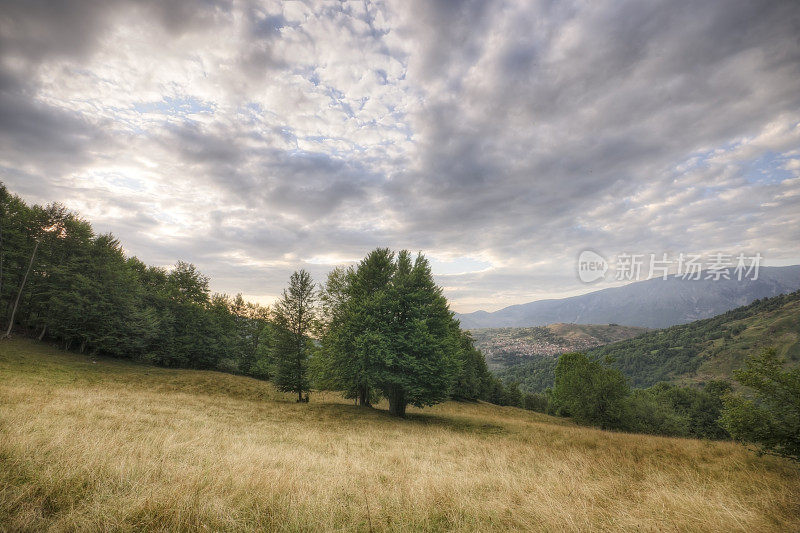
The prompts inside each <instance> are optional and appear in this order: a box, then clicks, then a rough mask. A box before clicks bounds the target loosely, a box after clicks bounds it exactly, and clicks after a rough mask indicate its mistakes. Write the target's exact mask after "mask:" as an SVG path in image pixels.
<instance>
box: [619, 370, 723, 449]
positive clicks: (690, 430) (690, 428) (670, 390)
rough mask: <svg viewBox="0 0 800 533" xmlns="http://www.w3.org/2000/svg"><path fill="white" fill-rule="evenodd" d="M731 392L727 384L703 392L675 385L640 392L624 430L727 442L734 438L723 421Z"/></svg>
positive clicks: (709, 386)
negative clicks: (723, 424) (725, 402)
mask: <svg viewBox="0 0 800 533" xmlns="http://www.w3.org/2000/svg"><path fill="white" fill-rule="evenodd" d="M730 391H731V386H730V384H729V383H728V382H725V381H712V382H710V383H708V384H707V385H706V386H705V387H704V388H703V389H698V388H690V387H680V386H677V385H674V384H671V383H659V384H658V385H655V386H653V387H651V388H649V389H637V390H634V391H633V393H632V394H631V396H630V398H629V399H628V406H627V412H626V416H625V419H624V423H623V424H622V427H623V428H624V429H626V430H628V431H636V432H639V433H653V434H657V435H671V436H676V437H696V438H706V439H726V438H729V437H730V435H729V434H728V432H727V431H726V430H725V428H723V427H722V426H721V425H720V423H719V418H720V415H721V413H722V406H723V398H724V397H725V396H726V395H727V394H728V393H729V392H730Z"/></svg>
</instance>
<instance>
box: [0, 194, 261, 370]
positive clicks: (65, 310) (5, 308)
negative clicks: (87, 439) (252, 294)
mask: <svg viewBox="0 0 800 533" xmlns="http://www.w3.org/2000/svg"><path fill="white" fill-rule="evenodd" d="M0 215H2V216H0V322H3V323H4V325H5V327H6V328H8V327H9V326H10V327H11V328H12V329H13V328H16V330H17V331H19V332H22V333H28V334H32V335H36V336H38V337H40V338H46V339H49V340H53V341H57V342H58V343H59V344H61V346H63V347H64V348H67V349H77V350H79V351H81V352H90V353H98V354H104V355H110V356H114V357H125V358H131V359H138V360H143V361H148V362H151V363H155V364H159V365H162V366H171V367H192V368H217V369H222V370H226V371H238V372H243V373H246V374H250V375H258V376H260V377H263V376H265V375H268V374H269V372H268V371H266V368H267V366H268V365H266V364H265V363H264V362H263V361H269V360H270V359H271V346H270V342H271V337H270V335H269V327H268V326H269V321H268V311H267V309H266V308H264V307H261V306H259V305H256V304H251V303H248V302H244V300H243V299H242V298H241V296H238V297H237V298H236V299H233V300H231V299H230V298H228V297H227V296H224V295H213V296H212V295H211V294H210V293H209V289H208V278H206V277H205V276H203V275H202V274H201V273H200V272H199V271H198V270H197V268H196V267H195V266H194V265H191V264H188V263H183V262H179V263H178V264H177V265H176V266H175V268H173V269H172V270H170V271H166V270H164V269H161V268H156V267H149V266H147V265H145V264H144V263H142V262H141V261H139V260H138V259H136V258H126V257H125V254H124V252H123V250H122V247H121V246H120V244H119V242H118V241H117V240H116V239H115V238H114V237H112V236H111V235H95V234H94V232H93V230H92V227H91V225H89V223H87V222H86V221H84V220H82V219H80V218H79V217H77V216H76V215H74V214H72V213H70V212H68V211H67V210H66V209H65V208H64V207H63V206H60V205H59V204H51V205H49V206H46V207H40V206H28V205H27V204H25V202H23V201H22V200H21V199H20V198H18V197H16V196H13V195H11V194H9V193H8V191H7V190H6V189H5V187H3V186H2V184H0ZM34 250H36V253H35V254H34V253H33V251H34ZM29 265H30V273H29V276H28V278H27V280H26V279H25V273H26V271H27V270H28V266H29ZM23 281H25V283H23ZM17 301H18V305H17V303H16V302H17ZM15 309H16V312H15V311H14V310H15ZM12 315H13V324H11V323H10V322H11V321H12ZM257 363H258V368H257V369H256V366H255V365H256V364H257Z"/></svg>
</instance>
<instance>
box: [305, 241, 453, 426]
mask: <svg viewBox="0 0 800 533" xmlns="http://www.w3.org/2000/svg"><path fill="white" fill-rule="evenodd" d="M322 300H323V308H324V309H325V311H326V320H325V325H324V329H323V333H322V344H321V346H322V350H321V354H320V356H321V357H322V358H323V359H324V364H323V365H321V366H322V368H324V369H325V370H327V383H328V384H330V385H331V386H333V387H335V388H338V389H340V390H343V391H344V392H345V394H346V395H347V396H349V397H353V398H356V399H358V401H359V403H361V404H362V405H369V404H370V403H371V401H372V399H373V398H374V396H375V393H376V392H379V393H380V394H381V395H383V396H384V397H386V398H387V399H388V400H389V410H390V412H391V413H392V414H395V415H397V416H404V415H405V412H406V407H407V406H408V405H415V406H418V407H422V406H426V405H433V404H434V403H438V402H440V401H443V400H445V399H447V398H448V397H449V394H450V391H451V387H452V384H453V380H454V378H455V375H456V373H457V371H458V368H459V367H458V359H457V355H458V352H459V350H460V349H461V345H460V330H459V328H458V323H457V322H456V321H455V320H454V319H453V315H452V313H451V312H450V310H449V309H448V305H447V300H446V299H445V298H444V296H443V295H442V292H441V289H440V288H439V287H437V286H436V284H435V282H434V280H433V276H432V274H431V270H430V265H429V263H428V261H427V260H426V259H425V258H424V257H423V256H422V255H418V256H417V257H416V258H415V259H413V260H412V258H411V254H410V253H409V252H407V251H402V252H399V253H398V254H397V255H396V256H395V254H394V253H392V252H391V251H390V250H388V249H386V248H378V249H376V250H373V251H372V252H370V254H368V255H367V256H366V257H365V258H364V259H363V260H362V261H361V262H360V263H359V264H358V266H357V267H356V268H352V269H349V270H346V271H344V270H340V271H334V273H332V274H331V276H329V279H328V283H327V284H326V287H325V289H324V291H323V295H322Z"/></svg>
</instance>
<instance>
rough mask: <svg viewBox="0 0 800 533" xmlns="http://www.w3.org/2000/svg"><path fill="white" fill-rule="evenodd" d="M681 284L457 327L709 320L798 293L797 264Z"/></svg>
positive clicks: (475, 319)
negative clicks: (755, 273) (744, 276)
mask: <svg viewBox="0 0 800 533" xmlns="http://www.w3.org/2000/svg"><path fill="white" fill-rule="evenodd" d="M728 274H729V277H730V278H731V279H724V278H723V279H719V280H714V279H705V277H706V276H705V275H703V276H701V279H699V280H693V279H683V278H682V277H680V276H669V277H667V278H666V279H662V278H655V279H649V280H646V281H638V282H634V283H630V284H628V285H623V286H621V287H612V288H608V289H602V290H599V291H595V292H590V293H588V294H583V295H580V296H572V297H570V298H562V299H552V300H538V301H535V302H530V303H526V304H520V305H512V306H510V307H505V308H503V309H500V310H499V311H495V312H493V313H489V312H486V311H475V312H473V313H466V314H457V315H456V317H457V318H458V319H459V320H460V321H461V327H463V328H465V329H475V328H501V327H530V326H544V325H548V324H554V323H558V322H564V323H575V324H612V323H613V324H622V325H626V326H639V327H646V328H665V327H669V326H674V325H677V324H686V323H689V322H692V321H695V320H700V319H704V318H710V317H713V316H716V315H719V314H720V313H724V312H725V311H729V310H731V309H734V308H736V307H740V306H743V305H747V304H749V303H751V302H753V301H754V300H757V299H760V298H769V297H773V296H777V295H779V294H785V293H789V292H793V291H796V290H798V289H800V265H792V266H785V267H761V268H760V269H759V272H758V278H757V279H755V280H753V279H743V280H741V281H740V280H737V279H735V276H733V272H731V271H729V272H728Z"/></svg>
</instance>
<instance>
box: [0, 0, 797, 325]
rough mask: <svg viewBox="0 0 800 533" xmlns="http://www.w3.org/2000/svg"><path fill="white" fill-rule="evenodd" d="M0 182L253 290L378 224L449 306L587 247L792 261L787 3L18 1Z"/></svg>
mask: <svg viewBox="0 0 800 533" xmlns="http://www.w3.org/2000/svg"><path fill="white" fill-rule="evenodd" d="M0 180H2V181H3V182H5V183H6V185H7V186H8V187H9V188H10V189H11V190H12V191H14V192H16V193H19V194H21V195H23V196H24V197H25V198H27V199H29V200H31V201H35V202H42V203H44V202H49V201H53V200H59V201H62V202H63V203H65V204H66V205H67V206H68V207H70V208H73V209H75V210H78V211H80V212H81V213H82V214H83V215H85V216H86V217H87V218H88V219H90V220H91V221H92V222H93V223H94V224H95V226H96V228H97V229H98V230H100V231H112V232H114V233H115V234H116V235H117V236H119V237H120V239H121V240H122V242H123V243H124V244H125V246H126V248H127V250H128V251H129V252H130V253H131V254H135V255H137V256H139V257H140V258H141V259H143V260H145V261H147V262H150V263H155V264H162V265H169V264H172V263H174V262H175V261H176V260H177V259H184V260H188V261H192V262H194V263H196V264H198V266H199V267H200V268H201V269H202V270H203V271H204V272H206V273H207V274H209V275H210V276H212V279H213V288H214V289H215V290H218V291H223V292H228V293H235V292H239V291H241V292H243V293H245V295H247V296H248V297H250V298H254V299H259V300H261V301H264V302H268V301H270V300H271V299H272V298H273V297H274V296H275V295H276V294H277V293H278V292H279V290H280V289H281V287H282V286H283V285H284V284H285V282H286V280H287V279H288V276H289V274H290V273H291V271H292V270H294V269H297V268H300V267H304V268H307V269H309V270H310V271H311V272H312V273H313V274H314V275H315V276H316V277H317V278H318V279H322V278H323V276H324V275H325V273H326V272H327V271H328V270H329V269H330V268H332V267H333V266H334V265H336V264H341V263H345V262H348V261H352V260H354V259H357V258H359V257H361V256H363V255H364V254H365V253H366V252H367V251H369V250H370V249H371V248H373V247H375V246H390V247H392V248H395V249H398V248H409V249H411V250H414V251H416V250H421V251H423V252H425V253H426V254H427V255H428V256H429V257H431V258H432V259H433V263H434V270H435V272H436V273H437V274H438V276H439V278H438V279H439V281H440V282H441V283H442V285H444V286H445V287H446V291H447V295H448V297H449V298H450V299H451V301H452V302H453V307H454V309H456V310H459V311H471V310H474V309H477V308H483V309H488V310H493V309H497V308H499V307H502V306H504V305H508V304H511V303H521V302H524V301H529V300H532V299H536V298H543V297H557V296H563V295H571V294H576V293H579V292H585V291H587V290H589V289H593V288H596V286H592V287H589V286H586V285H581V284H580V283H579V282H578V281H577V277H576V275H575V259H576V257H577V255H578V254H579V252H580V251H581V250H583V249H586V248H591V249H593V250H597V251H599V252H601V253H604V254H606V255H608V256H613V255H614V254H617V253H620V252H633V253H658V254H660V253H662V252H672V253H678V252H700V253H713V252H717V251H724V252H727V253H740V252H747V253H754V252H760V253H761V254H762V255H764V256H765V257H766V259H767V262H768V263H770V262H771V263H773V264H787V263H797V262H800V252H798V250H800V230H799V229H798V228H800V5H798V4H797V3H796V2H787V1H774V2H770V1H741V0H729V1H710V2H701V3H697V2H689V1H685V2H684V1H644V2H643V1H640V0H637V1H630V2H625V1H623V2H620V1H619V0H607V1H604V0H600V1H593V2H582V1H581V2H578V1H575V2H546V1H541V2H528V1H521V0H520V1H496V2H485V1H464V2H457V1H444V0H442V1H430V0H419V1H417V2H411V1H399V0H398V1H397V2H374V3H370V2H366V3H364V2H352V3H349V2H344V3H342V2H319V3H312V2H307V3H300V2H272V3H261V2H255V1H253V2H247V1H231V2H227V1H211V0H208V1H204V2H194V1H191V2H190V1H188V0H186V1H183V0H178V1H174V2H173V1H170V2H160V1H136V0H129V1H127V2H102V1H93V0H85V1H78V0H76V1H61V2H44V1H30V0H28V1H20V2H17V3H14V2H4V4H3V8H2V10H1V11H0Z"/></svg>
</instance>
